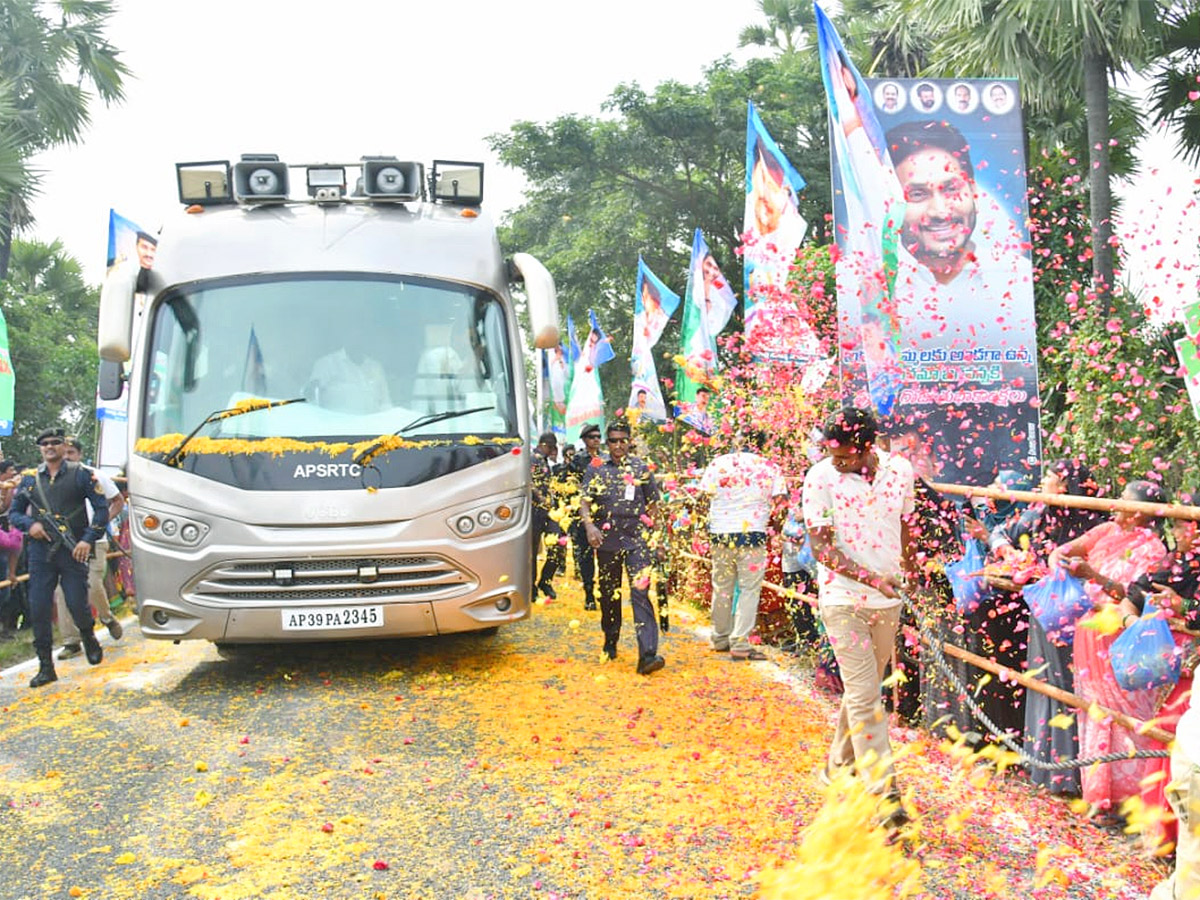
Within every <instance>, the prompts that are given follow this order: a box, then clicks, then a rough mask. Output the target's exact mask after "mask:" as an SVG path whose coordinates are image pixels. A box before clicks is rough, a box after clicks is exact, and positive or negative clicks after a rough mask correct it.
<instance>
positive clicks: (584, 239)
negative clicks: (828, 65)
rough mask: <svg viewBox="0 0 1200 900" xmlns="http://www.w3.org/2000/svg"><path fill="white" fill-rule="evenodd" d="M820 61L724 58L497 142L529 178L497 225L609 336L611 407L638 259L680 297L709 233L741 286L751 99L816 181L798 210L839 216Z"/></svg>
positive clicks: (574, 310)
mask: <svg viewBox="0 0 1200 900" xmlns="http://www.w3.org/2000/svg"><path fill="white" fill-rule="evenodd" d="M815 56H816V54H796V55H795V56H794V57H792V58H790V59H787V60H770V59H755V60H751V61H749V62H748V63H746V64H745V65H737V64H735V63H733V62H732V61H731V60H729V59H727V58H726V59H723V60H720V61H718V62H716V63H714V64H713V65H712V66H710V67H709V68H708V69H707V70H706V71H705V73H704V77H703V79H702V80H701V82H700V83H699V84H695V85H685V84H681V83H679V82H673V81H671V82H666V83H664V84H661V85H659V86H658V87H656V88H655V89H654V90H653V91H652V92H647V91H645V90H643V89H642V88H641V87H639V86H638V85H636V84H633V85H621V86H620V87H618V88H617V89H616V90H614V91H613V92H612V94H611V96H610V97H609V99H608V101H607V102H606V103H605V105H604V112H605V113H606V115H605V116H603V117H588V116H579V115H569V116H563V117H561V118H559V119H556V120H554V121H553V122H549V123H546V124H540V123H533V122H518V123H516V124H515V125H514V126H513V127H512V128H511V129H510V130H509V131H508V132H506V133H503V134H498V135H493V136H492V137H491V138H490V139H489V141H490V144H491V146H492V149H493V150H494V151H496V153H497V154H498V155H499V156H500V159H501V161H502V162H503V163H504V164H506V165H509V166H512V167H514V168H517V169H520V170H521V171H522V172H523V173H524V174H525V176H526V178H527V179H528V181H529V184H530V188H529V190H528V191H527V193H526V201H525V203H524V204H523V205H522V206H521V207H520V208H519V209H517V210H515V211H514V212H513V213H511V214H510V216H509V217H508V219H507V220H506V222H505V223H504V227H503V228H502V229H501V243H502V244H503V245H504V247H505V248H506V249H507V250H518V249H520V250H527V251H529V252H531V253H534V254H536V255H538V256H539V257H540V258H541V259H542V261H543V262H544V263H545V264H546V265H547V266H548V267H549V269H550V271H552V272H553V273H554V278H555V283H556V285H557V287H558V291H559V298H560V305H561V308H562V310H563V312H564V314H565V313H568V312H569V313H570V314H571V315H572V317H573V318H574V320H575V322H576V324H577V326H578V324H579V323H581V322H586V316H587V309H588V308H589V307H591V308H593V309H595V310H596V313H597V316H598V317H599V318H600V321H601V323H602V324H603V326H604V327H605V329H606V330H607V331H608V333H609V334H610V336H612V338H613V341H614V347H615V349H616V350H617V355H618V360H615V361H613V362H611V363H609V364H608V365H605V366H604V367H603V368H602V369H601V378H602V380H603V386H604V393H605V397H606V398H607V399H608V405H609V407H610V409H615V408H616V407H617V406H621V405H623V404H624V402H625V400H626V399H627V398H628V395H629V382H630V372H629V367H628V366H627V365H622V364H621V362H619V360H620V359H628V356H629V347H630V343H631V334H632V321H633V289H634V282H635V278H636V272H637V258H638V254H639V253H640V254H642V256H643V257H644V258H645V260H646V263H647V265H649V266H650V268H651V269H652V270H653V271H654V272H655V273H656V274H657V275H659V277H661V278H662V279H663V280H664V281H666V282H667V284H668V285H670V286H671V287H672V288H674V289H675V290H676V291H678V292H680V293H682V291H683V287H684V284H685V282H686V278H687V264H688V258H689V252H690V248H691V243H692V232H693V230H694V229H695V228H697V227H699V228H700V229H702V230H703V232H704V234H705V236H706V238H707V240H708V243H709V246H710V248H711V249H712V251H713V254H714V256H715V257H716V259H717V261H718V262H719V263H720V264H721V267H722V270H723V271H724V273H725V275H726V277H727V278H729V279H730V280H731V281H732V283H733V284H734V285H735V286H739V285H740V284H741V279H742V267H741V259H740V257H739V256H738V255H737V252H736V251H737V248H738V247H739V245H740V243H741V231H742V219H743V212H744V206H745V142H746V101H747V99H753V100H754V101H755V104H756V105H757V106H758V107H759V110H760V112H761V114H762V116H763V119H764V121H765V122H766V124H767V127H768V128H770V129H771V132H772V134H773V135H774V136H775V138H776V139H777V140H778V141H779V143H780V145H781V146H782V147H783V149H784V151H785V152H786V153H787V154H788V156H789V158H790V159H791V160H792V161H793V163H795V165H796V167H797V168H798V169H799V171H800V172H801V173H802V174H803V175H804V176H805V177H806V178H807V179H808V180H809V187H808V189H807V190H806V191H805V192H804V194H803V195H802V197H801V212H802V213H803V214H804V216H805V218H806V219H808V221H809V222H810V223H816V225H817V226H820V225H821V224H822V223H823V222H824V220H825V216H826V215H827V213H828V211H829V209H830V208H831V200H830V193H829V154H828V149H827V144H826V140H825V127H826V126H825V118H826V111H825V102H824V94H823V90H822V88H821V83H820V79H819V76H818V74H817V71H816V61H815ZM809 57H812V58H811V59H809ZM739 293H740V291H739ZM677 319H678V317H676V319H675V320H673V321H672V323H671V325H669V326H668V330H667V332H666V333H665V334H664V336H663V338H662V339H661V340H660V342H659V345H658V350H659V351H660V352H661V353H662V354H663V356H660V357H659V358H658V360H657V363H658V367H659V374H660V375H664V376H665V375H669V374H670V372H671V371H672V370H673V368H674V366H673V364H671V363H670V362H669V357H671V356H673V355H674V354H675V352H676V349H675V348H677V347H678V341H679V333H678V321H677ZM736 327H738V323H737V322H735V323H734V324H733V325H731V328H736ZM664 357H665V358H664Z"/></svg>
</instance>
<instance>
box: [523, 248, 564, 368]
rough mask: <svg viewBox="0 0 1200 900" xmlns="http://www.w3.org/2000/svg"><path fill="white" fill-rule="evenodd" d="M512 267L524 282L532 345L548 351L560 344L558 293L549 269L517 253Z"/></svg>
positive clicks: (526, 254)
mask: <svg viewBox="0 0 1200 900" xmlns="http://www.w3.org/2000/svg"><path fill="white" fill-rule="evenodd" d="M512 261H513V265H514V266H515V267H516V269H517V271H518V272H520V273H521V278H522V279H523V280H524V282H525V294H526V296H527V297H528V299H529V325H530V330H531V333H532V335H533V346H534V347H536V348H538V349H539V350H549V349H550V348H551V347H554V346H556V345H557V344H558V340H559V337H558V294H557V293H556V292H555V290H554V278H553V276H551V274H550V272H549V270H547V269H546V267H545V266H543V265H542V264H541V262H539V261H538V259H537V258H536V257H533V256H530V255H529V254H528V253H514V254H513V258H512Z"/></svg>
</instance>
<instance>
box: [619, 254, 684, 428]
mask: <svg viewBox="0 0 1200 900" xmlns="http://www.w3.org/2000/svg"><path fill="white" fill-rule="evenodd" d="M678 307H679V295H678V294H676V293H675V292H674V291H672V290H671V289H670V288H669V287H667V286H666V285H665V284H664V283H663V282H662V280H661V279H659V278H658V276H656V275H655V274H654V273H653V272H651V271H650V267H649V266H647V265H646V263H645V261H644V260H643V259H642V257H641V256H638V273H637V285H636V286H635V288H634V292H633V353H632V354H631V355H630V365H631V368H632V370H633V379H632V383H631V386H630V389H629V404H628V408H629V410H630V411H631V412H633V411H636V412H634V414H635V415H637V416H645V417H646V418H647V419H652V420H653V421H656V422H665V421H666V420H667V406H666V403H665V402H664V401H663V395H662V386H661V385H660V384H659V382H658V368H657V367H656V366H655V364H654V346H655V345H656V344H657V343H658V339H659V338H660V337H662V333H663V329H664V328H666V327H667V321H668V320H669V319H670V318H671V316H672V315H673V314H674V313H675V310H676V309H677V308H678Z"/></svg>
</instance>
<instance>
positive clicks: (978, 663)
mask: <svg viewBox="0 0 1200 900" xmlns="http://www.w3.org/2000/svg"><path fill="white" fill-rule="evenodd" d="M1143 505H1153V504H1143ZM679 556H682V557H686V558H687V559H693V560H696V561H697V562H702V563H711V561H710V560H708V559H706V558H705V557H703V556H697V555H696V554H694V553H687V552H685V551H682V550H681V551H679ZM763 587H765V588H770V589H771V590H773V591H776V592H777V593H779V594H785V593H786V592H787V588H783V587H780V586H779V585H776V584H771V583H770V582H767V581H764V582H763ZM1173 624H1174V623H1173ZM942 652H943V653H945V654H946V655H947V656H954V657H957V658H958V659H961V660H963V661H964V662H968V663H970V664H971V665H973V666H975V667H976V668H978V669H983V670H984V671H985V672H990V673H991V674H992V675H995V676H996V677H1000V675H1001V672H1003V673H1004V677H1005V678H1009V679H1011V680H1013V681H1016V682H1018V683H1019V684H1021V685H1022V686H1023V687H1026V688H1029V690H1031V691H1036V692H1037V693H1039V694H1045V695H1046V696H1047V697H1051V698H1053V699H1055V700H1057V701H1058V702H1060V703H1063V704H1066V705H1067V706H1070V707H1072V708H1074V709H1081V710H1084V711H1085V712H1086V711H1087V710H1089V709H1091V708H1092V704H1090V703H1088V702H1087V701H1085V700H1082V699H1080V698H1079V697H1077V696H1076V695H1075V694H1072V693H1071V692H1070V691H1064V690H1063V689H1062V688H1058V687H1055V686H1054V685H1052V684H1047V683H1046V682H1044V681H1041V680H1039V679H1037V678H1034V677H1033V676H1032V675H1026V674H1025V673H1024V672H1018V671H1016V670H1014V669H1009V668H1007V667H1005V666H1001V665H1000V664H999V663H997V662H995V661H993V660H990V659H988V658H987V657H984V656H979V655H977V654H975V653H972V652H971V651H969V650H964V649H963V648H962V647H959V646H956V645H955V644H951V643H948V642H946V641H943V642H942ZM893 702H895V700H894V699H893ZM1096 708H1097V709H1099V710H1100V712H1102V713H1103V714H1104V715H1106V716H1109V717H1110V718H1112V720H1113V721H1114V722H1116V723H1117V724H1118V725H1120V726H1122V727H1123V728H1128V729H1129V730H1130V731H1133V732H1136V733H1137V734H1144V735H1146V737H1149V738H1153V739H1154V740H1156V741H1158V742H1159V743H1162V744H1170V743H1171V741H1173V740H1175V736H1174V735H1172V734H1170V733H1169V732H1166V731H1164V730H1163V729H1161V728H1159V727H1158V726H1156V725H1152V724H1149V723H1147V722H1143V721H1141V720H1140V719H1135V718H1133V717H1132V716H1128V715H1126V714H1125V713H1122V712H1117V711H1116V710H1114V709H1107V708H1105V707H1103V706H1100V705H1099V704H1096Z"/></svg>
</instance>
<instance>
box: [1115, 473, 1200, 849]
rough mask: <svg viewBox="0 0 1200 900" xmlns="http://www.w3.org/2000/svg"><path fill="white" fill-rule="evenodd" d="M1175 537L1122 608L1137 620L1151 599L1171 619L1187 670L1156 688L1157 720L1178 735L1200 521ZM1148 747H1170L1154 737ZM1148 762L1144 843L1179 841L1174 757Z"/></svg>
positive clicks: (1191, 644)
mask: <svg viewBox="0 0 1200 900" xmlns="http://www.w3.org/2000/svg"><path fill="white" fill-rule="evenodd" d="M1197 499H1200V496H1198V495H1197V493H1196V492H1194V491H1193V492H1188V493H1183V494H1180V495H1179V502H1180V503H1182V504H1184V505H1187V506H1194V505H1196V501H1197ZM1171 538H1172V544H1173V546H1172V548H1171V553H1170V554H1169V555H1168V556H1167V558H1166V559H1164V560H1163V561H1162V563H1160V564H1159V567H1158V568H1157V569H1156V570H1155V571H1153V572H1150V573H1149V574H1147V575H1143V576H1141V577H1140V578H1138V579H1137V580H1135V581H1133V582H1132V583H1130V584H1128V585H1126V586H1124V587H1123V589H1122V593H1123V595H1124V597H1123V599H1122V600H1121V604H1120V612H1121V622H1122V624H1123V625H1124V623H1126V622H1129V623H1130V624H1132V620H1133V618H1134V617H1138V616H1141V615H1143V613H1144V612H1145V611H1146V610H1145V607H1146V604H1147V602H1149V603H1152V604H1153V605H1154V608H1155V609H1157V610H1159V611H1160V612H1161V613H1163V614H1165V615H1167V616H1168V617H1169V618H1170V619H1171V626H1172V627H1171V636H1172V637H1173V638H1174V639H1175V648H1176V650H1175V652H1176V653H1178V654H1179V655H1180V656H1181V657H1182V674H1181V675H1180V678H1179V681H1178V682H1176V683H1175V684H1174V685H1166V686H1164V687H1161V688H1158V689H1157V690H1156V691H1155V694H1156V701H1157V704H1156V707H1155V711H1154V724H1155V725H1157V726H1158V727H1159V728H1161V729H1162V730H1163V731H1166V732H1167V733H1168V734H1172V735H1173V734H1175V726H1176V725H1177V724H1178V723H1179V718H1180V716H1182V715H1183V713H1184V712H1186V711H1187V708H1188V703H1189V701H1190V698H1191V693H1192V685H1193V672H1194V671H1195V668H1196V663H1197V661H1198V657H1197V641H1196V637H1195V636H1194V634H1193V633H1194V632H1196V631H1198V630H1200V602H1197V594H1198V589H1200V540H1198V538H1200V523H1197V522H1194V521H1190V520H1187V519H1173V520H1172V522H1171ZM1147 749H1151V750H1166V749H1168V748H1167V745H1165V744H1162V743H1160V742H1158V741H1155V740H1153V739H1149V740H1148V741H1147ZM1145 763H1146V772H1145V775H1144V776H1143V778H1142V782H1141V786H1142V790H1141V795H1142V804H1143V809H1144V810H1145V814H1144V822H1143V831H1142V843H1143V846H1145V847H1146V848H1147V849H1149V850H1151V851H1155V850H1157V849H1158V848H1160V847H1163V846H1167V845H1169V844H1173V843H1174V841H1175V831H1176V827H1175V826H1176V821H1175V816H1174V815H1173V814H1172V812H1171V810H1170V807H1169V806H1168V805H1167V798H1166V786H1167V782H1169V781H1170V771H1171V761H1170V760H1169V759H1167V758H1158V759H1148V760H1145Z"/></svg>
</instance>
